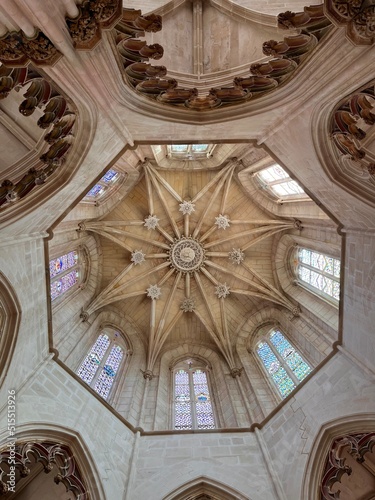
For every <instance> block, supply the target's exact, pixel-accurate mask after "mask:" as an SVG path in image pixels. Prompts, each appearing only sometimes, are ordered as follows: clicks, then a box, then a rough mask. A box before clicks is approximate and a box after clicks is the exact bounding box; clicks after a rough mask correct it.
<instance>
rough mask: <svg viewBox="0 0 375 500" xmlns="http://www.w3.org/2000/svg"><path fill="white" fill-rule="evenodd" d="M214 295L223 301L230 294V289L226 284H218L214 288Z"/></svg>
mask: <svg viewBox="0 0 375 500" xmlns="http://www.w3.org/2000/svg"><path fill="white" fill-rule="evenodd" d="M215 294H216V295H217V297H218V298H219V299H225V298H226V297H228V295H229V294H230V288H229V286H228V285H227V284H226V283H219V284H218V285H217V286H215Z"/></svg>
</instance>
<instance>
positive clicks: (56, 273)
mask: <svg viewBox="0 0 375 500" xmlns="http://www.w3.org/2000/svg"><path fill="white" fill-rule="evenodd" d="M49 273H50V279H51V300H52V301H53V300H55V299H56V298H57V297H60V296H61V295H63V294H64V293H65V292H67V291H68V290H69V289H71V288H72V287H74V285H77V284H78V283H79V281H80V271H79V253H78V251H77V250H72V251H71V252H68V253H66V254H64V255H61V256H60V257H56V258H55V259H52V260H50V262H49Z"/></svg>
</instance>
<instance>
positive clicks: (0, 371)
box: [0, 272, 21, 388]
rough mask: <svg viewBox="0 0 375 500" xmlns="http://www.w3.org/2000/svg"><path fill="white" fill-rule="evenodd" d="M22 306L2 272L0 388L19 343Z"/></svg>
mask: <svg viewBox="0 0 375 500" xmlns="http://www.w3.org/2000/svg"><path fill="white" fill-rule="evenodd" d="M20 320H21V306H20V303H19V301H18V298H17V295H16V293H15V291H14V289H13V287H12V285H11V284H10V283H9V281H8V280H7V278H6V277H5V276H4V275H3V274H2V273H1V272H0V388H1V386H2V385H3V382H4V380H5V378H6V375H7V371H8V368H9V364H10V361H11V359H12V355H13V351H14V348H15V345H16V341H17V335H18V328H19V324H20Z"/></svg>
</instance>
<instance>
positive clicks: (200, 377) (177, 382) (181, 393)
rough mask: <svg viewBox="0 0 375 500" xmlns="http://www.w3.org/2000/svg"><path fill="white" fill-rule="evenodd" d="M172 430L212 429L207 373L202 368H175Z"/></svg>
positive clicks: (212, 420) (212, 414)
mask: <svg viewBox="0 0 375 500" xmlns="http://www.w3.org/2000/svg"><path fill="white" fill-rule="evenodd" d="M173 394H174V401H173V420H174V428H175V429H178V430H182V429H214V428H215V427H216V426H215V417H214V412H213V405H212V401H211V396H210V390H209V381H208V373H207V371H206V370H204V369H203V368H192V366H191V365H189V368H187V369H186V368H185V367H181V366H179V367H177V368H176V369H175V370H174V372H173Z"/></svg>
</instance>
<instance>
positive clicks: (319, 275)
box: [297, 247, 340, 303]
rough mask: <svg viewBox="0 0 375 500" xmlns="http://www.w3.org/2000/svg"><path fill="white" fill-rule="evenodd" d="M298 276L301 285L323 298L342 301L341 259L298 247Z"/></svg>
mask: <svg viewBox="0 0 375 500" xmlns="http://www.w3.org/2000/svg"><path fill="white" fill-rule="evenodd" d="M297 276H298V281H299V283H300V284H302V285H303V286H306V287H307V288H309V289H310V290H312V291H314V292H315V293H318V294H319V295H321V296H322V297H325V298H327V299H329V300H331V301H334V302H336V303H337V302H338V301H339V300H340V259H336V258H335V257H331V256H329V255H325V254H322V253H319V252H316V251H315V250H311V249H309V248H303V247H298V248H297Z"/></svg>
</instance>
